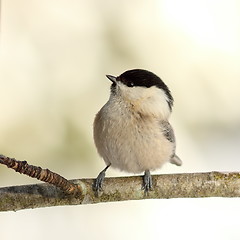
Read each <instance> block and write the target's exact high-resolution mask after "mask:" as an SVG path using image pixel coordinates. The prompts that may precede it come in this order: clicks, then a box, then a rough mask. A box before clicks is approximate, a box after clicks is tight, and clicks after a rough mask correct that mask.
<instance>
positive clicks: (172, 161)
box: [170, 154, 182, 166]
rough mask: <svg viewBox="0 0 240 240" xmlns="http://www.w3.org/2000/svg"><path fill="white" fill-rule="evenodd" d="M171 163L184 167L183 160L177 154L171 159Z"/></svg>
mask: <svg viewBox="0 0 240 240" xmlns="http://www.w3.org/2000/svg"><path fill="white" fill-rule="evenodd" d="M170 163H172V164H175V165H177V166H181V165H182V160H181V159H180V158H179V157H178V156H177V155H176V154H175V155H174V156H173V157H172V158H171V159H170Z"/></svg>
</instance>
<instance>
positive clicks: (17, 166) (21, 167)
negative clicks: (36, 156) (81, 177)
mask: <svg viewBox="0 0 240 240" xmlns="http://www.w3.org/2000/svg"><path fill="white" fill-rule="evenodd" d="M0 163H1V164H4V165H6V166H7V167H8V168H11V169H13V170H15V171H16V172H18V173H22V174H25V175H27V176H29V177H32V178H37V179H38V180H40V181H43V182H47V183H50V184H53V185H54V186H56V187H59V188H60V189H61V190H62V191H63V192H65V193H66V194H73V195H80V194H81V192H82V189H81V186H80V185H76V184H74V183H71V182H69V181H68V180H67V179H65V178H64V177H62V176H60V175H59V174H57V173H54V172H52V171H50V170H49V169H42V168H41V167H36V166H33V165H29V164H28V163H27V162H26V161H18V160H16V159H15V158H10V157H6V156H4V155H0Z"/></svg>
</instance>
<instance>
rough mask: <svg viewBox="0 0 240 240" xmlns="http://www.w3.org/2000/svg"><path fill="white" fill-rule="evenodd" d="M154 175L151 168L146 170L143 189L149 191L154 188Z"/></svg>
mask: <svg viewBox="0 0 240 240" xmlns="http://www.w3.org/2000/svg"><path fill="white" fill-rule="evenodd" d="M152 185H153V183H152V176H151V174H150V171H149V170H146V171H145V173H144V176H143V186H142V189H143V190H144V191H145V192H146V193H147V192H148V191H150V190H152Z"/></svg>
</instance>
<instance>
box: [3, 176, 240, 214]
mask: <svg viewBox="0 0 240 240" xmlns="http://www.w3.org/2000/svg"><path fill="white" fill-rule="evenodd" d="M152 177H153V191H150V192H149V194H148V195H145V194H144V191H142V189H141V188H142V177H140V176H135V177H120V178H106V179H105V181H104V186H103V192H101V193H100V195H99V196H98V197H96V196H95V194H94V192H93V191H92V184H93V179H81V180H72V181H70V182H71V183H74V184H80V185H81V187H82V190H83V192H82V195H81V196H79V197H73V196H71V195H63V194H62V192H61V191H59V190H58V189H57V188H55V187H53V186H51V185H49V184H36V185H24V186H13V187H5V188H0V211H11V210H13V211H16V210H20V209H27V208H40V207H50V206H59V205H80V204H93V203H100V202H115V201H125V200H140V199H161V198H165V199H167V198H203V197H240V173H239V172H231V173H221V172H208V173H184V174H167V175H154V176H152Z"/></svg>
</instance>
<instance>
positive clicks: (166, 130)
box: [160, 121, 176, 145]
mask: <svg viewBox="0 0 240 240" xmlns="http://www.w3.org/2000/svg"><path fill="white" fill-rule="evenodd" d="M160 125H161V128H162V131H163V134H164V136H165V137H166V138H167V140H168V141H169V142H172V143H174V145H175V142H176V140H175V135H174V131H173V128H172V126H171V124H170V123H169V122H168V121H161V122H160Z"/></svg>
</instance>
